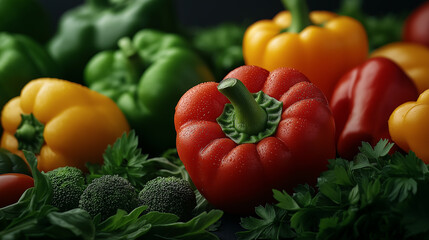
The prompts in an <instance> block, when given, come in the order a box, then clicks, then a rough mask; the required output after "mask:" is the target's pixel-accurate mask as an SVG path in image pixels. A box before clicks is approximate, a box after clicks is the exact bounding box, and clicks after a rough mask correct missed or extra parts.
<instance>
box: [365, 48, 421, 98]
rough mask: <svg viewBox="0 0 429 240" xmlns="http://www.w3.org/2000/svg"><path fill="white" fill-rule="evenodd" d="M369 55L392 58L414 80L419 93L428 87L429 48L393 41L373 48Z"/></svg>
mask: <svg viewBox="0 0 429 240" xmlns="http://www.w3.org/2000/svg"><path fill="white" fill-rule="evenodd" d="M370 57H385V58H389V59H390V60H393V61H394V62H395V63H396V64H398V65H399V66H400V67H401V68H402V69H403V70H404V71H405V72H406V73H407V75H408V76H409V77H410V78H411V79H412V80H413V81H414V84H415V85H416V86H417V89H418V91H419V93H422V92H423V91H425V90H426V89H429V80H428V79H429V48H427V47H424V46H422V45H420V44H417V43H409V42H395V43H390V44H387V45H385V46H383V47H381V48H378V49H376V50H374V51H373V52H372V53H371V55H370Z"/></svg>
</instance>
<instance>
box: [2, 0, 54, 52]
mask: <svg viewBox="0 0 429 240" xmlns="http://www.w3.org/2000/svg"><path fill="white" fill-rule="evenodd" d="M0 16H1V18H0V32H9V33H16V34H23V35H26V36H29V37H31V38H32V39H34V40H35V41H37V42H38V43H41V44H44V43H46V42H47V41H48V39H49V38H50V37H51V34H52V27H51V19H50V18H49V16H48V14H47V12H46V11H45V10H44V9H43V6H42V5H41V4H40V1H38V0H1V1H0ZM0 42H1V41H0Z"/></svg>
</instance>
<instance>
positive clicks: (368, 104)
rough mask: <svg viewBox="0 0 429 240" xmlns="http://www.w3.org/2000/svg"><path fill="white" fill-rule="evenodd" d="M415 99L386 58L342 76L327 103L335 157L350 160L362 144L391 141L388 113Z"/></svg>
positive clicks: (402, 76) (411, 88)
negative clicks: (334, 138)
mask: <svg viewBox="0 0 429 240" xmlns="http://www.w3.org/2000/svg"><path fill="white" fill-rule="evenodd" d="M418 96H419V95H418V92H417V88H416V86H415V85H414V83H413V81H412V80H411V79H410V78H409V77H408V76H407V74H406V73H405V72H404V71H403V70H402V69H401V68H400V67H399V66H398V65H397V64H396V63H394V62H393V61H392V60H389V59H387V58H383V57H376V58H371V59H369V60H367V61H366V62H365V63H363V64H361V65H359V66H357V67H355V68H353V69H352V70H350V71H349V72H348V73H346V74H345V75H343V77H342V78H341V79H340V81H339V82H338V83H337V85H336V87H335V89H334V93H333V95H332V99H331V102H330V106H331V109H332V112H333V114H334V118H335V127H336V141H337V151H338V154H339V155H340V156H341V157H343V158H347V159H349V160H352V159H351V158H352V157H353V156H355V155H356V154H357V152H358V151H359V149H358V147H359V146H360V145H361V143H362V141H366V142H369V143H370V144H372V145H373V146H375V144H377V142H378V141H379V140H380V139H389V140H391V137H390V135H389V128H388V124H387V122H388V119H389V117H390V114H391V113H392V112H393V110H395V108H396V107H398V106H399V105H401V104H402V103H404V102H407V101H415V100H416V99H417V97H418Z"/></svg>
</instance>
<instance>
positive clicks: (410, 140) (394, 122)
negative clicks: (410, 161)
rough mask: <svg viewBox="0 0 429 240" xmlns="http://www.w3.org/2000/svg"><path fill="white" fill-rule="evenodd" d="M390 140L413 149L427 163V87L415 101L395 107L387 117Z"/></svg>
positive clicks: (428, 104) (428, 120) (428, 119)
mask: <svg viewBox="0 0 429 240" xmlns="http://www.w3.org/2000/svg"><path fill="white" fill-rule="evenodd" d="M388 123H389V133H390V136H391V137H392V140H393V141H394V142H395V143H396V144H397V145H398V146H399V147H400V148H401V149H403V150H405V151H407V152H408V151H410V150H411V151H413V152H414V153H415V154H416V155H417V157H419V158H420V159H422V160H423V161H424V162H425V163H426V164H428V163H429V147H428V146H429V124H428V123H429V89H428V90H426V91H424V92H423V93H422V94H420V96H419V98H418V99H417V101H416V102H406V103H404V104H402V105H400V106H399V107H397V108H396V109H395V110H394V111H393V112H392V114H391V115H390V118H389V122H388Z"/></svg>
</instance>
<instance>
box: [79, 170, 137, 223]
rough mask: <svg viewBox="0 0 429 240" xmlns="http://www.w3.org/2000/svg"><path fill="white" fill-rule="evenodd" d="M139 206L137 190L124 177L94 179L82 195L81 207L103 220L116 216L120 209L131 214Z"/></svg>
mask: <svg viewBox="0 0 429 240" xmlns="http://www.w3.org/2000/svg"><path fill="white" fill-rule="evenodd" d="M137 205H138V199H137V190H136V189H135V188H134V187H133V186H132V185H131V184H130V182H128V180H126V179H125V178H123V177H120V176H118V175H104V176H102V177H100V178H96V179H94V180H93V181H92V182H91V183H90V184H89V185H88V187H87V188H86V189H85V191H84V192H83V193H82V195H81V197H80V201H79V207H80V208H82V209H84V210H86V211H87V212H88V213H89V214H90V215H91V216H92V217H95V216H96V215H97V214H101V220H105V219H107V218H108V217H110V216H112V215H115V214H116V212H117V210H118V209H122V210H125V211H126V212H131V211H132V210H133V209H134V208H136V207H137Z"/></svg>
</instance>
